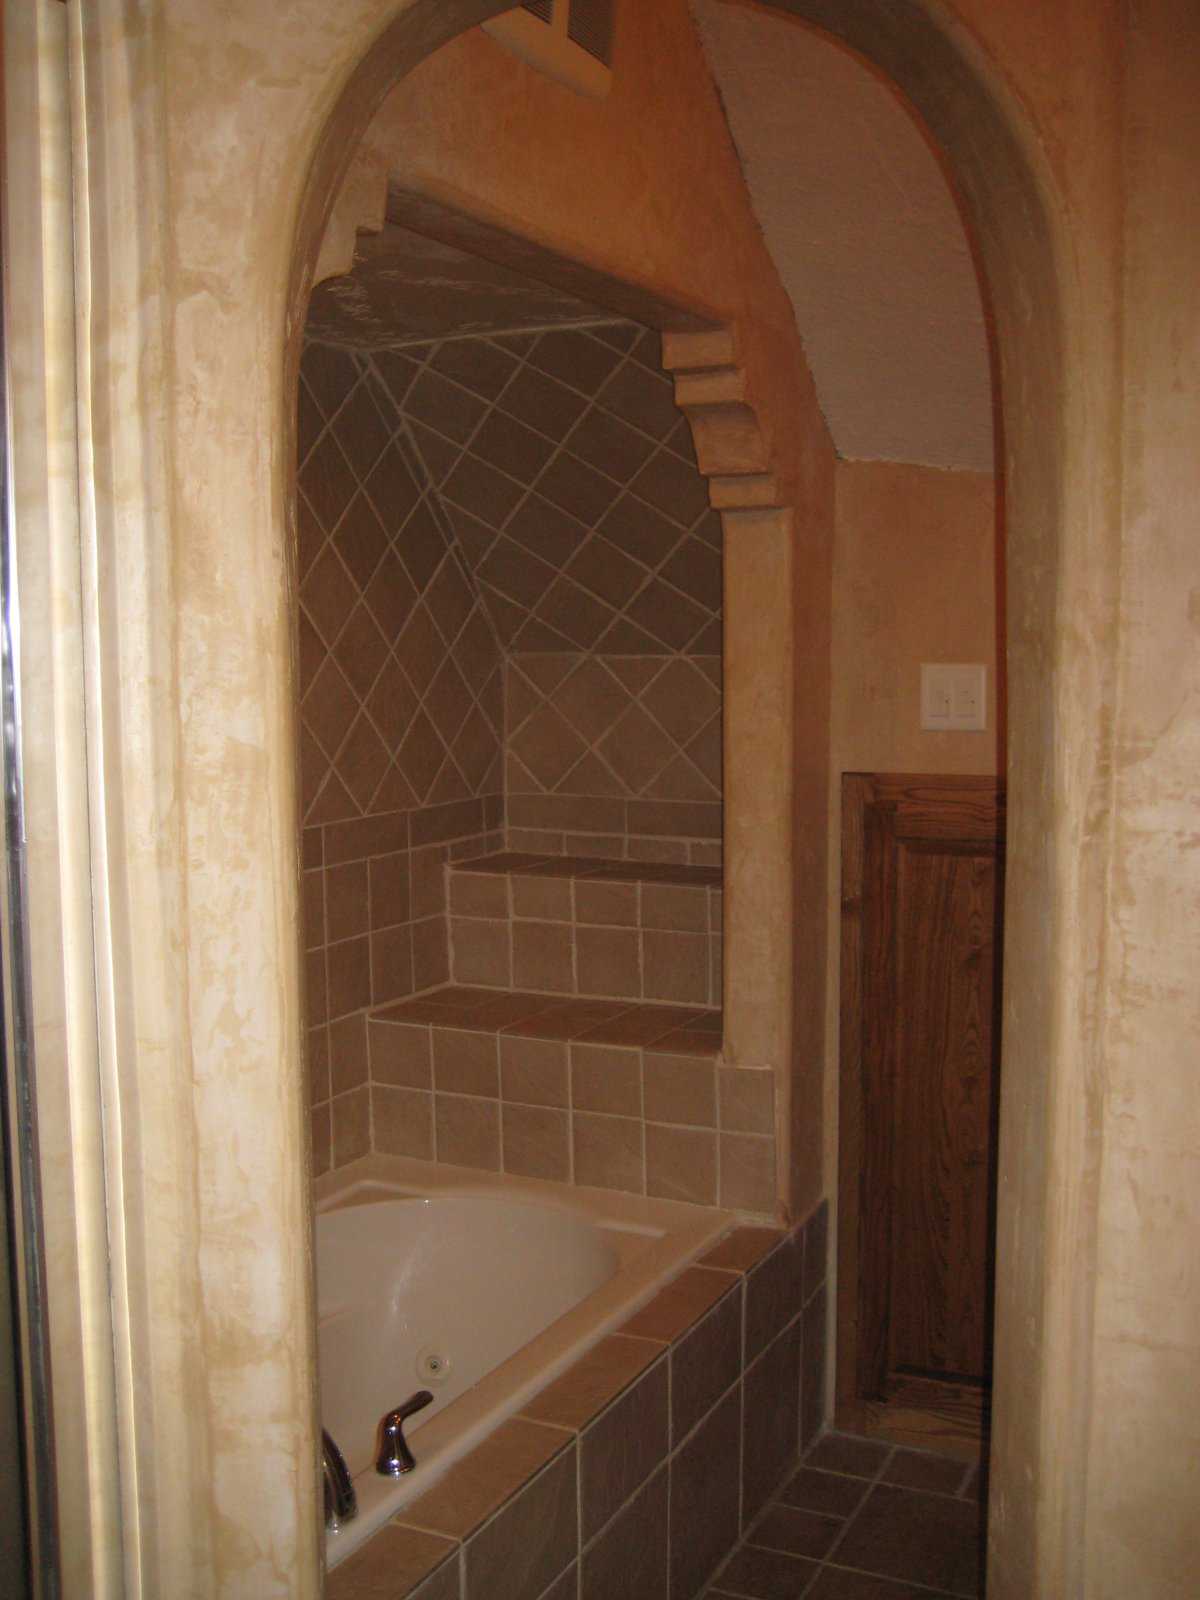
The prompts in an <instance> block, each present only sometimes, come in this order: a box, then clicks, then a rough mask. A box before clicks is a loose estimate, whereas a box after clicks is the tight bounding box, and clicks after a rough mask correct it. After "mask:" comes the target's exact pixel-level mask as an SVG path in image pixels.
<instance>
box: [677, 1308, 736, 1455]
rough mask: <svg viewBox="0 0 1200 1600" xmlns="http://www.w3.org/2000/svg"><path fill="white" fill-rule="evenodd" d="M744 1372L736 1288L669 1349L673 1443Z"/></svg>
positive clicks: (679, 1438)
mask: <svg viewBox="0 0 1200 1600" xmlns="http://www.w3.org/2000/svg"><path fill="white" fill-rule="evenodd" d="M741 1371H742V1296H741V1291H740V1289H739V1287H738V1286H737V1284H736V1283H735V1284H734V1286H733V1287H732V1288H731V1289H730V1290H729V1291H728V1292H727V1293H726V1294H725V1295H723V1296H722V1298H721V1299H720V1300H718V1301H717V1303H716V1305H715V1306H714V1307H713V1309H712V1310H711V1311H710V1312H708V1313H707V1315H706V1316H704V1317H703V1318H702V1320H701V1321H700V1322H698V1323H697V1324H696V1325H695V1326H694V1327H693V1328H692V1329H691V1330H690V1332H688V1333H685V1334H684V1335H683V1336H682V1337H681V1338H680V1339H679V1340H678V1341H677V1342H676V1343H675V1344H674V1345H672V1347H671V1442H672V1444H676V1445H677V1444H678V1443H679V1442H680V1440H682V1439H684V1438H686V1437H687V1435H688V1434H689V1433H690V1432H691V1431H692V1429H693V1428H694V1427H695V1426H696V1424H697V1423H698V1422H699V1421H700V1419H701V1417H703V1416H705V1415H706V1414H707V1413H708V1412H709V1411H711V1410H712V1408H713V1406H714V1405H716V1403H717V1401H718V1400H719V1399H720V1398H721V1396H722V1395H723V1394H724V1393H725V1391H726V1390H727V1389H728V1388H729V1387H730V1386H731V1384H734V1383H736V1382H737V1380H738V1378H739V1377H740V1375H741Z"/></svg>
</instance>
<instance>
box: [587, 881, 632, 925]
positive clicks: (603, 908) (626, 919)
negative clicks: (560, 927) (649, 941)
mask: <svg viewBox="0 0 1200 1600" xmlns="http://www.w3.org/2000/svg"><path fill="white" fill-rule="evenodd" d="M575 917H576V920H577V921H579V922H594V923H603V924H608V925H609V926H613V927H627V928H633V927H636V926H637V920H638V889H637V884H636V883H610V882H606V881H605V880H604V879H601V878H580V879H579V880H578V881H577V882H576V884H575Z"/></svg>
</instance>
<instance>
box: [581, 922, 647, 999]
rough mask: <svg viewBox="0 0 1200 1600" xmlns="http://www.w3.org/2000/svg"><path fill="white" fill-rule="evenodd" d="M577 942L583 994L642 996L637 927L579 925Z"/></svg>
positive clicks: (636, 997)
mask: <svg viewBox="0 0 1200 1600" xmlns="http://www.w3.org/2000/svg"><path fill="white" fill-rule="evenodd" d="M575 945H576V965H577V969H578V980H579V992H580V994H604V995H617V996H622V997H625V998H628V999H631V1000H637V999H639V998H640V996H641V992H642V979H641V970H640V960H639V951H638V936H637V933H636V931H635V930H634V929H632V928H579V929H578V931H577V932H576V935H575Z"/></svg>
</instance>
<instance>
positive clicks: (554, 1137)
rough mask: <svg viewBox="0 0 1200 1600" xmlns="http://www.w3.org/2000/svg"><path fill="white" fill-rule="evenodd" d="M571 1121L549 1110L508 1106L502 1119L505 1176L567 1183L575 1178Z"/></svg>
mask: <svg viewBox="0 0 1200 1600" xmlns="http://www.w3.org/2000/svg"><path fill="white" fill-rule="evenodd" d="M570 1123H571V1119H570V1116H569V1115H568V1113H567V1112H565V1111H555V1110H553V1109H551V1108H550V1107H548V1106H522V1105H506V1106H505V1107H504V1111H503V1116H502V1118H501V1127H502V1131H503V1159H504V1170H505V1172H513V1173H516V1174H518V1175H519V1176H520V1177H522V1178H548V1179H551V1180H552V1181H553V1182H555V1183H566V1182H568V1181H569V1180H570V1176H571V1138H570Z"/></svg>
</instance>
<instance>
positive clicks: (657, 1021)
mask: <svg viewBox="0 0 1200 1600" xmlns="http://www.w3.org/2000/svg"><path fill="white" fill-rule="evenodd" d="M691 1015H692V1013H691V1012H689V1011H686V1010H684V1009H683V1008H682V1007H675V1006H654V1005H640V1006H630V1008H629V1009H628V1010H624V1011H621V1012H620V1013H619V1014H618V1015H616V1016H614V1017H610V1018H609V1019H608V1020H607V1021H606V1022H601V1023H597V1024H596V1025H595V1027H593V1028H590V1029H589V1030H588V1032H587V1034H586V1036H585V1040H586V1043H588V1044H613V1045H626V1046H633V1045H651V1044H654V1043H656V1042H657V1041H658V1040H659V1039H661V1038H663V1036H664V1035H665V1034H668V1033H670V1032H671V1031H672V1030H673V1029H675V1028H680V1027H683V1026H684V1025H685V1024H686V1023H687V1022H688V1020H689V1019H690V1017H691Z"/></svg>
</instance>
